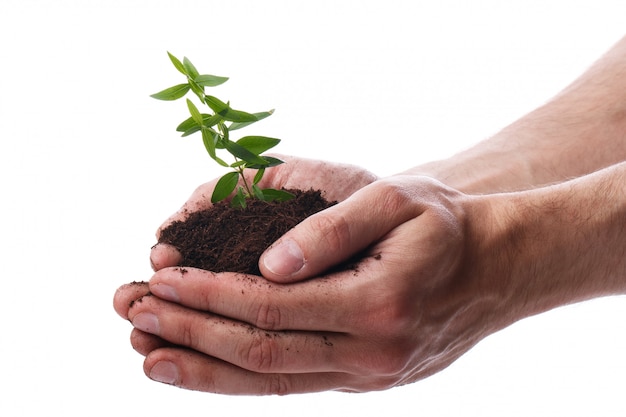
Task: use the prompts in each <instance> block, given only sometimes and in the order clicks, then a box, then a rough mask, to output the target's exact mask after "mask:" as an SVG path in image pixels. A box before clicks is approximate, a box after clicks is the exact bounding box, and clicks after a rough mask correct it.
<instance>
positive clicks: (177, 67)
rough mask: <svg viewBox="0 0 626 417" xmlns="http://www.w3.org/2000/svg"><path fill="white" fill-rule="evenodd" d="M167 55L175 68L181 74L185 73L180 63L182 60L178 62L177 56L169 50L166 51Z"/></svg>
mask: <svg viewBox="0 0 626 417" xmlns="http://www.w3.org/2000/svg"><path fill="white" fill-rule="evenodd" d="M167 55H168V56H169V57H170V61H172V64H174V66H175V67H176V69H177V70H178V71H180V72H181V73H182V74H184V75H187V71H186V70H185V66H184V65H183V64H182V62H180V60H179V59H178V58H176V57H175V56H174V55H172V54H170V53H169V52H168V53H167Z"/></svg>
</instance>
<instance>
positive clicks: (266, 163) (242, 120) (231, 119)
mask: <svg viewBox="0 0 626 417" xmlns="http://www.w3.org/2000/svg"><path fill="white" fill-rule="evenodd" d="M167 54H168V56H169V58H170V61H171V62H172V64H174V67H176V69H177V70H178V71H179V72H180V73H181V74H183V75H184V76H185V77H186V82H185V83H181V84H177V85H174V86H172V87H169V88H166V89H165V90H162V91H160V92H158V93H155V94H152V95H151V96H150V97H153V98H155V99H158V100H167V101H172V100H178V99H180V98H183V97H185V95H187V93H189V92H192V93H193V94H194V95H195V96H196V97H197V98H198V99H199V100H200V103H201V104H202V105H203V109H205V112H201V111H200V109H199V108H198V107H197V106H196V105H195V104H194V103H193V101H191V100H190V99H189V98H187V99H186V102H187V109H188V111H189V114H190V117H188V118H187V119H185V120H184V121H183V122H182V123H180V124H179V125H178V127H177V128H176V130H177V131H178V132H181V133H182V136H183V137H185V136H189V135H191V134H194V133H198V132H200V134H201V135H202V142H203V143H204V147H205V149H206V151H207V153H208V154H209V156H210V157H211V158H212V159H213V160H214V161H215V162H217V163H218V164H219V165H221V166H223V167H226V168H231V169H232V171H230V172H228V173H226V174H224V175H223V176H222V177H221V178H220V179H219V180H218V182H217V184H216V186H215V189H214V190H213V195H212V196H211V201H212V202H213V203H216V202H218V201H222V200H224V199H225V198H227V197H228V196H230V195H231V194H232V193H233V192H235V194H234V196H233V198H232V200H231V204H232V205H233V206H236V207H241V208H245V207H246V199H248V198H256V199H259V200H263V201H283V200H289V199H291V198H293V194H291V193H289V192H287V191H284V190H275V189H271V188H265V189H261V188H260V187H259V186H258V184H259V182H260V181H261V179H262V178H263V175H264V173H265V170H266V169H267V168H271V167H274V166H277V165H280V164H282V163H283V161H282V160H280V159H278V158H274V157H271V156H264V155H263V153H264V152H266V151H267V150H269V149H271V148H273V147H274V146H276V145H278V143H279V142H280V139H276V138H271V137H267V136H244V137H242V138H240V139H238V140H232V139H231V135H230V133H231V132H232V131H234V130H238V129H241V128H244V127H246V126H249V125H251V124H253V123H255V122H258V121H259V120H262V119H265V118H266V117H269V116H271V115H272V113H273V112H274V111H273V110H269V111H264V112H259V113H248V112H244V111H241V110H235V109H233V108H232V107H231V106H230V102H223V101H222V100H220V99H218V98H217V97H215V96H212V95H208V94H206V92H205V88H206V87H216V86H218V85H221V84H223V83H225V82H226V81H228V77H220V76H216V75H209V74H200V73H199V72H198V70H197V69H196V67H195V66H194V65H193V64H192V63H191V61H190V60H189V59H188V58H186V57H185V58H184V59H183V60H182V61H180V60H179V59H178V58H176V57H175V56H174V55H172V54H171V53H169V52H168V53H167ZM219 151H225V152H227V153H228V154H230V156H231V157H232V160H233V161H232V162H226V161H225V160H223V159H222V158H221V157H219V156H218V152H219ZM247 169H253V170H256V174H255V175H254V177H253V179H252V181H251V182H250V181H249V180H247V179H246V177H245V175H244V173H245V172H246V170H247Z"/></svg>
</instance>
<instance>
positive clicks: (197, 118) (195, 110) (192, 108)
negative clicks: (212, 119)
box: [187, 99, 204, 126]
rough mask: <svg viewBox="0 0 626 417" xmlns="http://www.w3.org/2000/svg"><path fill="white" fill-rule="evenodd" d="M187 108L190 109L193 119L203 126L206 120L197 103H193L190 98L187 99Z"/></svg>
mask: <svg viewBox="0 0 626 417" xmlns="http://www.w3.org/2000/svg"><path fill="white" fill-rule="evenodd" d="M187 108H188V109H189V113H191V118H192V119H193V121H194V122H196V124H197V125H198V126H203V125H204V120H203V119H202V115H201V114H200V111H199V110H198V108H197V107H196V105H195V104H193V102H192V101H191V100H189V99H187Z"/></svg>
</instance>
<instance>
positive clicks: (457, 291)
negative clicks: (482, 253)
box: [115, 176, 508, 394]
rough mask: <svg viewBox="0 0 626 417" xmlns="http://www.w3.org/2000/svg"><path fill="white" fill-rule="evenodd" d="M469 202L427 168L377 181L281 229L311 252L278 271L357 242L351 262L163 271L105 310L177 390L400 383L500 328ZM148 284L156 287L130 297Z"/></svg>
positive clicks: (324, 258)
mask: <svg viewBox="0 0 626 417" xmlns="http://www.w3.org/2000/svg"><path fill="white" fill-rule="evenodd" d="M192 200H193V199H192ZM193 201H199V200H198V199H196V200H193ZM478 201H479V199H478V198H470V197H467V196H464V195H463V194H460V193H458V192H456V191H454V190H451V189H449V188H446V187H444V186H443V185H441V184H440V183H437V182H436V181H433V180H429V179H425V178H418V177H413V176H398V177H391V178H388V179H385V180H380V181H377V182H375V183H373V184H371V185H369V186H366V187H364V188H362V189H361V190H360V191H357V192H356V193H354V194H353V195H352V196H351V197H349V198H347V199H346V200H345V201H343V202H342V203H340V204H338V205H336V206H333V207H331V208H330V209H328V210H325V211H324V212H321V213H318V214H316V215H314V216H312V217H311V218H309V219H307V220H306V221H305V222H303V223H302V224H301V226H298V227H296V229H294V230H293V231H292V232H290V233H289V234H288V235H287V236H286V237H285V238H284V239H283V243H284V241H285V239H294V241H298V242H299V244H300V245H301V247H302V248H303V249H302V251H303V254H304V256H305V259H306V256H307V255H309V254H310V255H311V256H312V258H311V259H310V262H309V263H307V262H305V263H304V266H303V268H302V269H301V270H300V271H299V272H298V273H296V274H295V275H292V276H289V277H287V278H286V279H284V278H285V277H282V278H283V279H284V280H285V281H294V280H295V278H297V279H302V278H303V277H305V276H307V277H308V276H313V275H315V274H317V273H318V272H319V271H321V270H323V269H324V268H326V267H328V266H330V265H333V264H335V263H336V261H338V260H343V259H344V258H345V257H346V256H347V255H349V254H355V253H357V252H361V251H364V252H362V254H361V256H360V259H361V260H360V261H359V262H358V263H357V264H355V265H354V266H353V267H346V269H345V270H343V271H339V272H334V273H330V274H328V275H326V276H324V277H321V278H316V279H314V280H305V281H298V282H294V283H291V284H277V283H275V282H269V281H267V280H265V279H263V278H261V277H253V276H242V275H241V274H231V273H220V274H214V273H211V272H209V271H202V270H197V269H191V268H185V269H180V268H165V269H161V270H159V271H157V272H156V273H155V275H154V276H153V277H152V279H151V280H150V283H149V285H145V286H144V287H141V286H139V285H136V284H135V285H128V286H125V287H122V288H120V290H118V292H117V294H116V297H115V307H116V310H117V311H118V313H119V314H120V315H121V316H122V317H124V318H127V319H129V320H130V321H131V322H132V323H133V325H134V326H135V330H134V332H133V335H132V344H133V346H134V348H135V349H136V350H137V351H139V352H140V353H142V354H143V355H146V360H145V362H144V369H145V372H146V373H147V375H149V376H150V377H152V378H153V379H156V380H159V381H162V382H167V383H171V384H174V385H177V386H180V387H184V388H188V389H193V390H202V391H210V392H220V393H231V394H276V393H277V394H286V393H295V392H311V391H321V390H342V391H370V390H380V389H386V388H389V387H392V386H396V385H401V384H406V383H409V382H412V381H415V380H418V379H420V378H424V377H426V376H428V375H430V374H432V373H435V372H437V371H439V370H441V369H442V368H445V367H446V366H448V365H449V364H450V363H451V362H453V361H454V360H455V359H457V358H458V357H459V356H461V355H462V354H463V353H464V352H466V351H467V350H468V349H470V348H471V347H472V346H473V345H474V344H475V343H477V342H478V341H479V340H481V339H482V338H484V337H485V336H486V335H487V334H489V333H491V332H493V331H495V330H497V329H499V328H501V327H504V326H505V325H506V324H508V322H505V320H504V319H503V318H504V317H505V316H506V315H503V314H500V311H499V308H501V307H502V304H503V303H504V302H505V298H504V297H502V295H501V294H500V292H501V290H502V286H501V285H498V283H497V282H493V281H489V280H488V279H485V277H492V276H493V275H492V274H489V272H490V271H488V270H486V267H485V265H484V264H481V260H482V259H484V258H481V257H478V256H475V254H474V253H473V251H475V250H477V248H478V247H479V246H480V245H476V244H475V242H472V240H471V238H472V236H474V235H482V236H483V237H484V238H485V241H486V236H485V234H484V233H483V232H484V231H481V233H479V234H476V233H475V230H476V227H477V225H478V224H479V223H477V222H476V221H474V220H476V219H481V218H488V217H489V207H488V206H487V205H482V206H481V207H480V208H479V210H477V206H476V204H475V203H477V202H478ZM470 202H471V203H472V204H473V205H470V204H469V203H470ZM194 207H196V206H194ZM469 207H471V208H472V210H469ZM477 212H478V213H480V215H479V216H476V218H472V222H469V221H468V217H469V216H470V215H475V214H476V213H477ZM310 242H314V244H313V245H311V246H310V249H311V250H310V251H309V250H307V249H306V248H307V247H308V246H307V245H310V244H311V243H310ZM276 248H278V246H277V247H275V248H274V249H276ZM314 249H315V250H319V251H315V250H314ZM313 252H315V253H313ZM491 256H496V253H495V252H494V253H493V254H492V255H491ZM469 260H472V262H469ZM496 264H497V263H496ZM473 271H481V273H480V274H478V273H473ZM274 278H279V279H280V278H281V277H276V276H275V277H274ZM148 290H149V291H150V292H151V294H153V295H156V297H155V296H144V297H143V298H139V297H140V296H141V295H144V294H147V292H148ZM138 298H139V300H138ZM131 303H132V305H131Z"/></svg>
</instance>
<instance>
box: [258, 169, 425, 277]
mask: <svg viewBox="0 0 626 417" xmlns="http://www.w3.org/2000/svg"><path fill="white" fill-rule="evenodd" d="M409 180H411V181H415V180H414V178H406V179H403V178H402V177H394V178H393V180H379V181H377V182H375V183H372V184H370V185H368V186H366V187H364V188H362V189H361V190H359V191H357V192H356V193H354V194H353V195H352V196H351V197H350V198H348V199H347V200H345V201H344V202H342V203H339V204H337V205H335V206H333V207H330V208H328V209H326V210H324V211H322V212H319V213H316V214H314V215H313V216H310V217H308V218H307V219H305V220H304V221H302V222H301V223H300V224H298V225H297V226H296V227H294V228H293V229H292V230H290V231H289V232H287V233H286V234H285V235H283V236H282V237H281V238H280V239H279V240H278V241H276V242H275V243H274V244H272V245H271V246H270V247H269V248H268V250H266V251H265V253H263V255H262V256H261V259H260V261H259V268H260V270H261V273H262V274H263V276H264V277H266V278H268V279H270V280H272V281H276V282H294V281H297V280H302V279H306V278H310V277H313V276H316V275H319V274H321V273H323V272H324V271H326V270H327V269H328V268H330V267H332V266H336V265H339V264H341V263H342V262H346V261H348V260H349V259H350V258H351V257H353V256H354V255H356V254H357V253H359V252H361V251H363V250H364V249H365V248H367V247H369V246H370V245H372V243H374V242H376V241H377V240H379V239H380V238H382V237H383V236H384V235H385V234H387V233H388V232H389V231H391V230H392V229H394V228H395V227H397V226H398V225H400V224H402V223H404V222H406V221H408V220H409V219H411V218H414V217H417V216H419V215H420V214H421V213H422V212H423V210H424V209H425V207H426V204H420V202H421V201H422V200H421V199H420V198H416V193H418V192H419V189H416V188H417V187H416V186H415V185H414V184H408V181H409ZM424 201H427V200H426V199H424Z"/></svg>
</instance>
